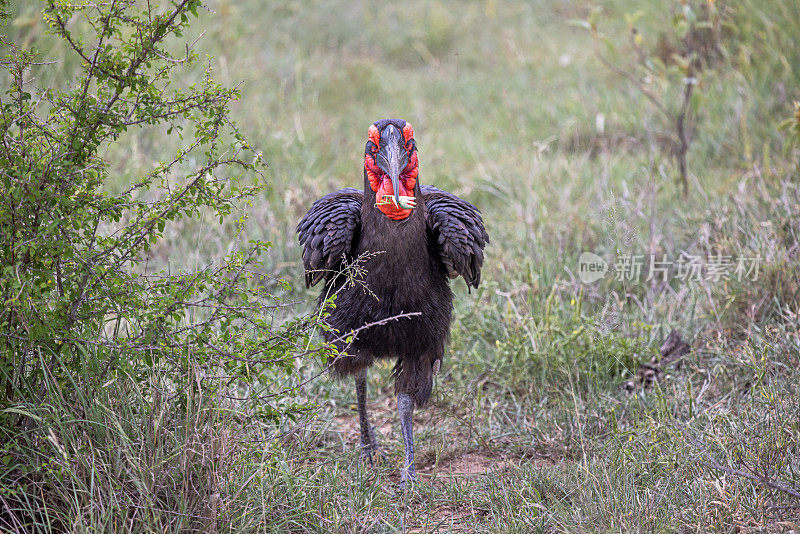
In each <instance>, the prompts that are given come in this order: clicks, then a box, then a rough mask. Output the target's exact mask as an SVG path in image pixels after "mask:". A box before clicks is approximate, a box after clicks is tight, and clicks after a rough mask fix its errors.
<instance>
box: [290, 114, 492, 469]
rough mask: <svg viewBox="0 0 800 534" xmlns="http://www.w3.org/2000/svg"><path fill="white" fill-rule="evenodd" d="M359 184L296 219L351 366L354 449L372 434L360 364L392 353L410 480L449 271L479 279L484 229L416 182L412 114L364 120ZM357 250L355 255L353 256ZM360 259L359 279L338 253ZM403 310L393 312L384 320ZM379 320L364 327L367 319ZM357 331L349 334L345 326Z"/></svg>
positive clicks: (473, 282)
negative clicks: (356, 429) (417, 420)
mask: <svg viewBox="0 0 800 534" xmlns="http://www.w3.org/2000/svg"><path fill="white" fill-rule="evenodd" d="M368 136H369V137H368V140H367V146H366V150H365V154H364V191H363V193H362V192H361V191H359V190H357V189H354V188H351V187H348V188H346V189H342V190H340V191H337V192H335V193H331V194H329V195H326V196H324V197H322V198H321V199H319V200H317V201H316V202H315V203H314V205H313V206H312V207H311V209H310V210H309V212H308V213H307V214H306V215H305V217H303V219H302V220H301V221H300V224H298V225H297V232H298V234H299V240H300V244H301V245H303V246H304V250H303V265H304V267H305V270H306V286H308V287H310V286H313V285H314V284H316V283H317V282H319V281H320V280H324V281H325V288H324V289H323V291H322V294H321V295H320V304H321V303H322V302H323V301H324V300H325V299H326V297H327V296H329V295H331V294H333V293H336V295H337V296H336V301H335V303H336V306H335V308H334V309H333V310H331V313H330V315H329V316H328V318H327V323H328V324H329V325H330V326H331V327H332V330H331V331H330V332H327V333H326V334H325V338H326V340H327V341H333V342H334V343H335V344H336V346H337V348H339V349H340V355H339V356H338V357H337V358H336V360H335V361H334V362H333V370H334V372H335V373H336V374H337V375H339V376H346V375H355V382H356V396H357V397H358V413H359V419H360V427H361V451H362V452H361V455H362V458H364V457H366V458H368V459H369V460H370V461H372V458H373V455H374V454H376V453H377V452H378V442H377V440H376V439H375V433H374V430H373V428H372V426H371V425H370V423H369V418H368V416H367V409H366V408H367V401H366V397H367V392H366V387H367V383H366V372H367V368H368V367H369V366H370V365H371V364H372V363H373V362H374V361H375V360H376V359H377V358H396V359H397V364H396V366H395V369H394V379H395V391H396V393H397V409H398V412H399V416H400V427H401V430H402V434H403V442H404V443H405V452H406V460H405V465H404V468H403V471H402V482H401V484H402V485H405V482H406V481H407V480H413V479H414V477H415V470H414V440H413V434H412V425H411V416H412V412H413V410H414V407H415V406H416V407H421V406H423V405H424V404H425V403H426V402H427V400H428V397H430V394H431V388H432V386H433V375H434V374H436V373H437V372H438V370H439V367H440V365H441V361H442V357H443V356H444V344H445V341H446V339H447V336H448V333H449V330H450V315H451V312H452V309H453V294H452V292H451V291H450V287H449V284H448V278H455V277H457V276H459V275H460V276H463V277H464V280H465V281H466V282H467V287H469V286H473V287H478V283H479V282H480V278H481V266H482V265H483V247H484V246H485V245H486V243H488V242H489V236H488V235H487V234H486V230H485V229H484V226H483V220H482V219H481V214H480V212H479V211H478V209H477V208H475V206H473V205H472V204H470V203H469V202H466V201H464V200H462V199H460V198H458V197H457V196H455V195H452V194H450V193H448V192H446V191H442V190H441V189H437V188H435V187H431V186H424V185H420V183H419V180H418V174H419V168H418V166H417V143H416V141H415V140H414V131H413V129H412V127H411V125H410V124H409V123H407V122H406V121H404V120H399V119H384V120H380V121H378V122H376V123H374V124H373V125H372V126H370V128H369V132H368ZM359 258H360V260H359ZM354 261H362V262H363V265H362V266H361V271H362V272H363V273H364V274H363V278H362V280H361V283H359V284H352V283H348V278H347V277H346V276H345V275H343V274H342V272H341V270H342V266H343V262H354ZM403 314H416V315H413V316H408V315H406V316H405V317H402V318H400V319H397V320H394V321H386V322H382V320H384V319H387V318H390V317H394V316H397V315H403ZM373 323H380V324H378V325H376V326H371V327H369V328H364V325H369V324H373ZM353 331H356V332H357V333H356V335H355V337H354V339H352V340H351V342H350V343H349V344H348V343H346V342H345V341H342V339H343V338H342V335H343V334H347V333H348V332H353Z"/></svg>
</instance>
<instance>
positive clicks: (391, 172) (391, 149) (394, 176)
mask: <svg viewBox="0 0 800 534" xmlns="http://www.w3.org/2000/svg"><path fill="white" fill-rule="evenodd" d="M375 159H376V161H375V163H376V164H377V165H378V168H380V169H381V170H382V171H383V172H385V173H386V174H387V175H388V176H389V179H390V180H391V181H392V191H393V192H394V197H393V198H392V200H393V201H394V205H395V206H396V207H398V208H399V207H400V173H401V172H402V171H403V169H405V167H406V165H407V164H408V152H406V150H405V148H404V147H403V136H402V134H401V133H400V130H398V129H397V128H395V127H394V126H392V125H391V124H390V125H389V126H387V127H386V129H385V130H384V131H383V134H382V135H381V149H380V150H378V154H377V157H376V158H375Z"/></svg>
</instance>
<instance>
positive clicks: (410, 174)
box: [364, 128, 419, 221]
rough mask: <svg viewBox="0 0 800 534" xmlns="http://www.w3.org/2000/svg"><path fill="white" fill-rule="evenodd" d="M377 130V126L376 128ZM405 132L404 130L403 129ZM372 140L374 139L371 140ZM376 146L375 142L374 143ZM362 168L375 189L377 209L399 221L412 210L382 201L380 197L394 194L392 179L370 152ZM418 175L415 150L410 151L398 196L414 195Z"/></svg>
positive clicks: (407, 143) (402, 173)
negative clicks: (376, 162) (377, 163)
mask: <svg viewBox="0 0 800 534" xmlns="http://www.w3.org/2000/svg"><path fill="white" fill-rule="evenodd" d="M376 131H377V128H376ZM403 133H405V130H404V131H403ZM370 140H372V132H371V131H370ZM373 142H374V140H373ZM409 144H410V143H409V142H408V140H407V141H406V146H409ZM376 146H377V144H376ZM364 168H365V169H366V171H367V178H369V185H370V187H371V188H372V190H373V191H375V198H377V199H378V202H377V203H376V205H377V207H378V209H379V210H381V211H382V212H383V213H384V215H386V216H387V217H389V218H390V219H393V220H395V221H399V220H402V219H405V218H406V217H408V216H409V215H411V212H412V211H413V210H410V209H403V208H401V207H399V206H395V204H394V202H393V201H389V202H383V201H382V199H383V198H384V195H389V196H394V188H392V181H391V179H389V175H388V174H386V173H385V172H383V171H382V170H381V169H380V168H378V166H377V165H376V164H375V158H374V157H373V156H371V155H370V154H367V155H365V156H364ZM418 175H419V166H418V164H417V151H416V150H414V152H412V153H411V155H410V156H409V158H408V163H407V164H406V166H405V168H404V169H403V171H402V172H401V173H400V191H398V194H399V195H400V196H408V197H413V196H414V187H416V185H417V176H418Z"/></svg>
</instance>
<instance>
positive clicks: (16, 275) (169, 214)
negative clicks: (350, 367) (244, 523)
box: [0, 0, 325, 531]
mask: <svg viewBox="0 0 800 534" xmlns="http://www.w3.org/2000/svg"><path fill="white" fill-rule="evenodd" d="M200 7H201V4H200V2H199V0H183V1H179V2H173V3H171V4H169V5H168V6H165V7H164V8H156V7H152V8H151V6H150V4H149V3H146V4H144V5H139V4H132V3H129V2H111V3H107V4H105V3H101V4H83V3H77V4H76V3H66V2H56V1H50V2H47V3H46V4H44V17H45V20H46V21H47V23H48V24H49V27H50V31H51V33H52V34H54V35H55V36H56V37H58V38H60V39H61V40H63V42H64V43H65V47H66V49H67V51H68V53H69V54H72V55H76V56H77V57H78V58H79V60H80V65H81V66H80V69H79V71H78V72H77V74H76V76H75V77H74V78H73V79H72V80H70V81H69V83H68V84H65V85H64V86H62V87H37V86H35V85H34V81H32V80H35V79H36V75H37V74H38V73H41V72H44V71H46V70H47V69H49V68H52V66H51V64H49V63H48V62H47V61H46V58H44V57H41V55H39V54H37V53H36V51H35V50H26V49H25V47H23V46H18V45H16V44H15V43H14V42H12V39H10V38H9V37H7V36H2V37H0V40H1V42H2V46H3V48H4V49H5V50H6V54H5V55H4V56H3V58H2V62H0V71H1V72H2V74H1V76H2V78H3V80H4V81H5V82H6V83H4V86H5V87H8V90H7V91H6V92H5V93H4V94H3V95H2V97H0V169H2V171H0V198H1V199H2V200H1V201H0V265H1V266H2V267H0V269H2V275H0V298H2V302H3V308H2V312H1V313H0V355H2V356H1V357H0V358H1V359H0V443H2V444H3V445H2V449H1V450H0V480H1V481H2V482H0V509H3V510H4V512H3V514H2V515H1V516H0V524H2V525H3V527H6V528H14V529H18V528H22V529H23V530H25V529H27V528H34V529H36V530H39V529H43V530H55V531H59V530H60V529H61V528H64V527H65V526H66V525H85V526H92V528H93V529H94V528H99V527H98V525H102V524H105V525H109V524H115V522H116V521H120V522H122V523H126V524H141V525H145V527H144V528H150V529H156V530H159V531H164V529H165V528H166V527H171V528H177V529H181V528H186V526H187V524H188V525H194V524H196V523H197V522H198V521H200V523H199V524H203V518H204V517H206V514H212V511H213V510H216V507H217V506H218V504H219V501H220V500H221V499H223V500H224V496H225V482H224V481H225V479H226V472H225V469H224V468H225V465H223V464H224V463H225V462H226V461H228V460H230V461H233V460H232V458H233V456H231V455H230V454H229V455H225V454H222V453H220V451H219V450H207V451H206V450H205V449H206V448H207V447H208V446H209V444H214V443H217V442H218V441H219V440H220V439H222V438H221V437H220V436H221V435H222V434H224V435H227V436H230V435H233V434H234V433H233V431H232V430H231V429H232V428H235V425H240V426H241V425H242V424H244V423H247V422H250V421H251V420H252V417H260V418H262V419H266V420H275V419H278V418H279V417H281V416H283V415H284V414H290V415H291V414H292V413H295V412H296V411H297V410H298V409H300V408H302V407H301V406H299V405H298V404H296V403H295V402H294V401H293V399H292V396H291V391H292V389H291V384H292V376H293V374H294V369H295V365H296V362H297V361H298V359H299V358H301V357H303V358H316V357H320V356H321V357H324V356H325V349H324V348H319V347H317V346H315V345H311V344H310V341H309V340H310V336H311V334H312V332H313V331H314V330H315V329H316V328H318V327H321V325H320V323H319V317H300V318H298V319H295V320H292V321H287V322H280V321H278V320H276V317H275V316H274V315H275V314H274V313H273V312H274V311H275V310H276V309H279V308H281V307H282V306H284V304H283V303H282V302H281V301H280V300H278V299H276V297H273V296H272V295H271V294H270V291H272V292H274V291H279V290H280V284H284V285H285V283H284V282H282V281H279V282H278V283H277V284H278V286H277V287H276V285H275V284H273V285H269V284H268V281H267V279H266V277H264V276H262V275H260V274H259V273H258V265H259V264H258V260H259V257H260V255H261V254H262V253H263V252H264V251H265V250H266V249H267V248H268V247H269V243H266V242H260V241H249V242H245V240H244V239H243V237H244V236H243V235H242V233H241V229H242V227H243V222H244V215H242V218H240V219H239V220H238V221H237V224H238V228H239V231H237V232H236V236H235V241H234V242H233V243H231V244H230V246H229V250H230V252H229V253H228V254H227V255H226V256H225V257H224V258H222V259H221V261H218V262H216V263H211V264H208V265H205V266H202V267H199V268H196V269H194V270H191V271H185V272H172V270H171V269H170V268H169V262H167V263H166V264H164V262H163V261H162V262H161V264H159V260H158V258H156V257H154V254H153V250H154V246H155V245H157V244H160V243H162V242H163V240H164V237H165V235H166V233H167V231H168V228H169V227H170V225H173V224H178V223H179V222H181V221H183V220H190V219H192V218H199V217H201V216H202V215H208V216H214V217H216V218H218V220H219V221H220V224H222V223H223V222H224V221H225V220H226V219H227V218H229V217H230V216H232V215H233V214H235V213H236V212H237V210H239V208H240V206H243V205H246V203H247V202H250V201H251V200H252V199H253V198H255V197H256V195H257V194H258V193H259V191H260V190H261V187H262V186H261V185H260V181H259V180H258V178H259V177H260V172H259V166H260V164H261V161H260V155H259V154H258V153H257V152H255V151H254V150H253V149H252V148H251V147H250V145H249V143H248V142H247V140H246V138H245V136H244V135H243V134H242V133H241V132H240V131H239V130H238V129H237V127H236V125H235V124H234V123H233V122H232V120H231V119H230V117H229V105H230V103H231V102H232V101H233V100H235V99H237V98H238V96H239V92H238V90H237V89H235V88H227V87H223V86H222V85H220V84H218V83H216V82H215V81H214V80H213V78H212V76H211V72H210V68H206V69H205V75H204V76H203V77H202V78H201V79H200V80H198V81H197V82H196V83H193V84H191V85H188V86H187V87H177V86H176V84H175V83H174V82H175V80H176V79H177V72H179V70H180V69H182V68H184V67H186V66H188V65H191V64H193V63H195V62H196V61H197V55H196V54H195V53H194V52H193V49H192V46H191V45H186V44H184V45H182V46H176V45H177V44H180V43H179V39H180V38H181V37H182V33H183V32H185V31H186V30H187V28H188V26H189V22H190V20H191V18H192V17H195V16H197V11H198V9H199V8H200ZM5 16H6V18H8V15H7V14H6V15H5ZM174 50H177V51H178V52H177V53H175V52H174ZM134 127H137V128H161V129H162V135H163V137H164V139H169V140H170V141H171V142H173V141H174V140H175V139H176V138H177V140H178V144H179V145H180V148H179V149H178V150H177V152H176V153H175V154H174V157H172V158H171V159H168V160H166V161H164V162H161V163H159V164H158V165H157V166H155V168H153V169H152V170H151V171H150V172H148V173H147V174H146V175H145V176H143V177H141V178H140V179H139V180H137V181H135V182H134V183H132V184H130V186H129V187H127V188H126V189H124V190H123V191H122V192H121V193H119V194H110V193H109V190H110V189H111V187H110V186H109V181H110V178H111V175H112V174H113V173H112V170H111V169H113V168H114V166H113V162H111V161H107V160H105V159H104V157H103V156H104V154H108V153H109V151H108V149H109V147H111V146H113V145H114V144H115V143H119V141H120V139H121V136H123V134H124V133H125V132H126V131H127V130H128V129H129V128H134ZM253 177H255V178H257V179H256V180H253V179H252V178H253ZM179 263H181V262H179ZM153 265H156V267H155V268H154V267H153ZM270 288H272V289H270ZM244 407H247V410H246V411H245V410H244V409H243V408H244ZM245 413H246V414H247V415H246V416H245V415H244V414H245ZM123 414H124V415H123ZM220 425H221V426H220ZM231 425H234V426H231ZM142 436H144V437H145V438H147V439H145V440H144V442H142V441H141V440H142V439H144V438H143V437H142ZM223 441H224V440H223ZM228 442H230V440H228ZM198 444H199V445H198ZM211 448H214V447H211ZM223 448H224V447H223ZM225 450H228V451H229V450H230V446H229V445H228V446H227V448H225ZM134 453H135V454H134ZM105 491H108V493H104V492H105ZM111 495H113V498H111V497H109V496H111ZM220 495H222V497H220ZM109 499H110V500H111V501H113V502H115V503H116V504H114V505H108V504H107V503H108V501H109ZM215 499H216V500H215ZM104 502H106V505H105V506H104V505H102V503H104ZM215 503H217V504H215ZM158 510H162V511H163V510H181V511H182V515H180V514H179V515H177V516H174V517H173V516H169V515H164V513H161V512H158ZM212 515H214V516H216V515H217V513H213V514H212ZM208 517H211V515H209V516H208ZM175 518H178V519H177V520H176V519H175ZM180 518H183V519H180ZM186 518H189V519H188V520H187V519H186ZM176 521H177V522H176ZM187 521H188V523H187Z"/></svg>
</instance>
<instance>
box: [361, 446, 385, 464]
mask: <svg viewBox="0 0 800 534" xmlns="http://www.w3.org/2000/svg"><path fill="white" fill-rule="evenodd" d="M359 458H360V460H361V461H362V462H369V465H371V466H374V465H375V464H376V463H377V464H380V463H382V462H383V461H384V460H385V459H386V453H385V452H383V449H381V447H380V445H378V444H377V443H362V444H361V453H360V454H359Z"/></svg>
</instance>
